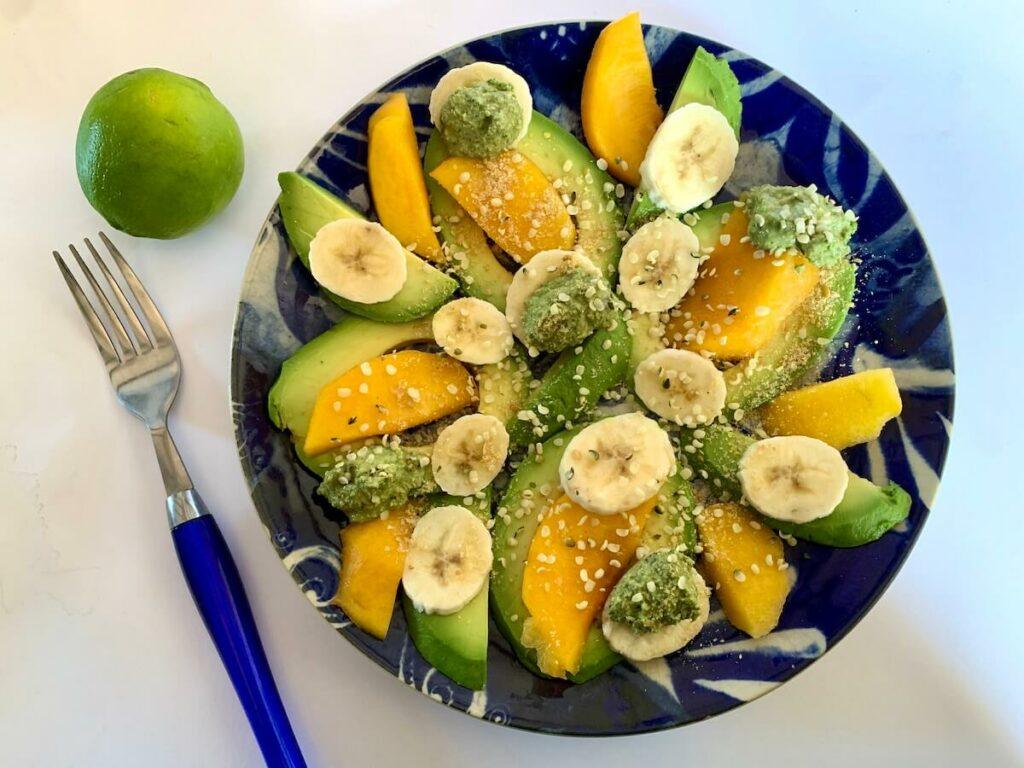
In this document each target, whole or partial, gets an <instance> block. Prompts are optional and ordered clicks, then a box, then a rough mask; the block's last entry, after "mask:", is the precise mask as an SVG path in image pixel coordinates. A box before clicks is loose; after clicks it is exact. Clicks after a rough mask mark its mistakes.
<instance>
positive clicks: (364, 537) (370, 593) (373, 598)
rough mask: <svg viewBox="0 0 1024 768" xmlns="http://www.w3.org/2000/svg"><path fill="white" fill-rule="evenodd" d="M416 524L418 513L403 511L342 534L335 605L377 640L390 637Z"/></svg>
mask: <svg viewBox="0 0 1024 768" xmlns="http://www.w3.org/2000/svg"><path fill="white" fill-rule="evenodd" d="M415 524H416V514H415V512H414V511H413V510H412V509H410V508H408V507H402V508H399V509H396V510H392V511H391V513H390V514H389V515H388V516H387V517H386V518H381V519H379V520H371V521H369V522H365V523H353V524H352V525H349V526H346V527H345V528H343V529H342V531H341V572H340V573H339V574H338V591H337V593H336V594H335V596H334V600H333V602H334V604H335V605H337V606H338V607H339V608H341V610H343V611H344V612H345V615H346V616H348V617H349V619H351V620H352V623H353V624H355V625H356V626H357V627H359V628H360V629H362V630H365V631H366V632H369V633H370V634H371V635H373V636H374V637H378V638H381V639H383V638H384V636H385V635H386V634H387V633H388V626H389V625H390V624H391V614H392V612H393V611H394V608H395V598H396V596H397V594H398V584H399V582H400V581H401V580H402V570H403V568H404V567H405V553H406V552H407V551H408V549H409V537H410V536H411V535H412V529H413V526H414V525H415Z"/></svg>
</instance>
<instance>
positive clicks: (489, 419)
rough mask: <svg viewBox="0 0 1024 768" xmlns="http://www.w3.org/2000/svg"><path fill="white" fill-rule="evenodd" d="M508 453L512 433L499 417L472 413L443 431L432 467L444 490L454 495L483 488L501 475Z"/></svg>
mask: <svg viewBox="0 0 1024 768" xmlns="http://www.w3.org/2000/svg"><path fill="white" fill-rule="evenodd" d="M507 456H508V432H506V431H505V425H504V424H502V423H501V420H500V419H498V418H497V417H495V416H490V415H487V414H483V413H472V414H470V415H468V416H462V417H461V418H458V419H456V420H455V421H454V422H452V423H451V424H449V425H448V426H447V427H445V428H444V429H442V430H441V433H440V434H439V435H438V436H437V442H435V443H434V450H433V452H432V454H431V457H430V468H431V469H432V470H433V473H434V480H435V481H436V482H437V484H438V485H439V486H441V490H442V491H444V492H445V493H450V494H452V495H453V496H469V495H471V494H474V493H476V492H477V491H482V490H483V489H484V488H486V487H487V486H488V485H490V484H491V481H492V480H494V478H495V477H497V475H498V472H500V471H501V468H502V466H503V465H504V464H505V459H506V457H507Z"/></svg>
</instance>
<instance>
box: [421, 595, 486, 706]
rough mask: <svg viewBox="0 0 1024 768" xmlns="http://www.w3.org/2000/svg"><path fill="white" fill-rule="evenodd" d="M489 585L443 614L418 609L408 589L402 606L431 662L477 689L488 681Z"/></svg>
mask: <svg viewBox="0 0 1024 768" xmlns="http://www.w3.org/2000/svg"><path fill="white" fill-rule="evenodd" d="M487 593H488V590H487V589H486V587H485V588H484V589H481V590H480V594H478V595H477V596H476V597H474V598H473V599H472V600H470V601H469V604H468V605H467V606H466V607H464V608H463V609H462V610H460V611H458V612H457V613H453V614H451V615H449V616H439V615H438V614H435V613H423V612H422V611H419V610H417V609H416V606H414V605H413V604H412V600H410V599H409V598H408V597H407V596H406V595H405V594H404V593H403V594H402V608H403V609H404V610H405V622H406V624H407V625H408V626H409V634H410V635H411V636H412V641H413V644H415V646H416V650H418V651H419V652H420V655H421V656H423V658H424V659H426V661H427V663H428V664H430V665H431V666H433V667H436V668H437V670H438V672H441V673H442V674H443V675H445V676H446V677H449V678H450V679H451V680H452V681H453V682H456V683H458V684H459V685H462V686H465V687H466V688H470V689H472V690H474V691H479V690H481V689H482V688H483V687H484V685H486V683H487V624H488V622H487Z"/></svg>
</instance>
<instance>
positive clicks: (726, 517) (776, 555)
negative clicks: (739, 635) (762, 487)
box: [696, 503, 790, 637]
mask: <svg viewBox="0 0 1024 768" xmlns="http://www.w3.org/2000/svg"><path fill="white" fill-rule="evenodd" d="M696 520H697V531H698V533H699V534H700V542H701V546H702V547H703V555H702V557H701V560H700V563H699V566H700V570H701V572H702V573H703V575H704V578H705V580H706V581H707V582H708V584H709V585H710V586H712V587H713V588H714V590H715V593H716V594H717V595H718V600H719V602H720V603H721V604H722V610H723V611H725V617H726V618H727V619H728V620H729V623H730V624H732V625H733V626H734V627H736V629H738V630H740V631H741V632H746V633H747V634H748V635H750V636H751V637H763V636H764V635H767V634H768V633H769V632H771V631H772V630H773V629H775V626H776V625H777V624H778V623H779V616H781V615H782V607H783V606H784V605H785V603H786V596H787V595H788V594H789V588H790V582H789V574H788V573H786V569H788V567H789V566H788V564H787V563H786V561H785V553H784V552H783V550H782V541H781V539H779V537H778V536H776V535H775V533H774V532H773V531H772V530H771V528H769V527H768V526H767V525H764V524H763V523H761V522H759V521H758V519H757V515H755V514H754V513H753V512H751V511H750V510H749V509H747V508H746V507H744V506H742V505H740V504H731V503H730V504H713V505H711V506H709V507H706V508H705V509H704V510H703V511H701V512H700V513H699V514H698V515H697V516H696Z"/></svg>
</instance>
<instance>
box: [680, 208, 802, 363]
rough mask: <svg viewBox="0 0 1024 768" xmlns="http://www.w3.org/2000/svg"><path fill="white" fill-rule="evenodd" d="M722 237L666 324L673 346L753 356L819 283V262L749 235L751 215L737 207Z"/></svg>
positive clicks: (725, 355) (733, 357) (723, 355)
mask: <svg viewBox="0 0 1024 768" xmlns="http://www.w3.org/2000/svg"><path fill="white" fill-rule="evenodd" d="M723 216H728V217H729V218H728V220H727V221H726V222H725V223H724V224H723V226H722V232H721V235H720V236H719V242H718V244H717V245H715V246H714V250H713V251H712V253H711V255H710V258H708V260H707V261H705V262H704V263H703V264H702V265H701V268H700V272H699V273H698V277H697V282H696V283H694V286H693V288H692V289H691V290H690V292H689V293H688V294H687V295H686V296H685V297H683V300H682V301H681V302H680V303H679V305H678V306H677V307H676V309H675V310H673V311H672V317H671V319H670V320H669V322H668V324H667V325H666V328H665V340H666V341H667V342H668V344H669V345H670V346H673V347H677V348H688V349H693V350H703V351H706V352H709V353H711V354H712V355H715V356H716V357H720V358H723V359H726V360H738V359H741V358H744V357H750V356H751V355H753V354H754V353H755V352H757V351H758V350H759V349H761V348H762V347H764V346H765V344H767V343H768V341H769V340H770V339H771V338H772V336H774V335H775V334H776V333H777V332H778V330H779V328H780V326H781V325H782V323H783V321H784V320H785V319H786V318H787V317H788V316H789V315H790V313H792V312H793V310H794V309H796V308H797V306H799V305H800V303H801V302H803V300H804V299H806V298H807V297H808V296H809V295H810V293H811V291H813V290H814V287H815V286H816V285H817V284H818V272H819V271H818V268H817V267H816V266H815V265H814V264H812V263H811V262H809V261H808V260H807V259H806V258H804V257H803V256H802V255H801V254H800V253H799V252H797V251H788V252H787V253H786V254H784V255H782V256H773V255H772V254H771V253H770V252H768V251H761V250H758V249H757V248H756V247H755V246H754V245H753V243H751V242H750V241H749V239H748V238H747V215H746V213H744V212H743V209H741V208H735V209H734V210H733V211H731V212H730V213H726V214H723Z"/></svg>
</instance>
